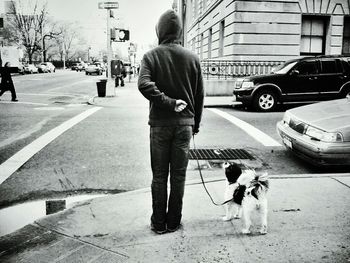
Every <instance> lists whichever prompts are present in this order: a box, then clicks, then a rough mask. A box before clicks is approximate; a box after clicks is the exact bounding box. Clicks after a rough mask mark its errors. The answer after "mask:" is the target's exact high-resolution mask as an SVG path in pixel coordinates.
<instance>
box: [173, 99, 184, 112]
mask: <svg viewBox="0 0 350 263" xmlns="http://www.w3.org/2000/svg"><path fill="white" fill-rule="evenodd" d="M186 106H187V103H186V101H183V100H176V104H175V111H176V112H181V111H183V110H184V109H185V108H186Z"/></svg>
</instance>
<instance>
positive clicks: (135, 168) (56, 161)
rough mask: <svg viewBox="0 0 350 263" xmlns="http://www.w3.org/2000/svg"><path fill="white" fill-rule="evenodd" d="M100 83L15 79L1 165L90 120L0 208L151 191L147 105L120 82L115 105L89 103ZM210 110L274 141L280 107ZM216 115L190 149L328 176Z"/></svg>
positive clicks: (14, 177)
mask: <svg viewBox="0 0 350 263" xmlns="http://www.w3.org/2000/svg"><path fill="white" fill-rule="evenodd" d="M100 78H101V76H86V75H85V74H84V73H83V72H74V71H69V70H66V71H57V72H56V73H47V74H34V75H24V76H16V77H14V83H15V86H16V90H17V93H18V99H19V102H17V103H9V100H10V94H9V93H5V95H4V96H3V97H1V101H0V166H1V165H3V164H4V163H5V162H7V160H8V159H9V158H11V157H12V156H14V155H15V154H16V153H18V152H19V151H21V150H23V149H24V148H25V147H27V146H28V145H30V144H31V143H32V142H34V141H35V140H37V139H40V138H42V137H43V136H44V135H47V133H48V132H49V131H52V130H53V129H56V128H58V127H61V125H67V122H69V121H71V120H72V119H73V118H76V117H77V116H82V114H90V115H88V116H87V117H86V118H84V119H83V120H81V121H78V122H77V123H75V124H74V125H72V126H71V127H69V128H67V130H65V131H64V132H63V133H62V134H59V135H57V137H55V139H54V140H52V141H50V142H49V143H47V144H46V145H45V146H44V147H43V148H42V149H41V150H40V151H38V152H35V153H34V154H33V156H31V157H30V158H28V160H27V161H26V162H24V163H23V165H21V166H20V167H19V169H17V170H16V171H15V172H14V173H13V174H11V176H9V177H8V178H7V179H6V180H5V181H4V182H2V183H1V184H0V207H5V206H8V205H11V204H13V203H16V202H23V201H25V200H29V199H30V200H34V199H39V198H47V197H52V196H58V197H62V196H66V195H69V194H80V193H86V192H93V193H110V192H112V193H117V192H123V191H128V190H135V189H139V188H143V187H148V186H149V185H150V174H151V172H150V166H149V157H148V154H149V149H148V126H147V114H148V103H147V101H146V100H145V99H144V98H143V97H142V96H141V95H140V94H139V93H138V91H137V88H136V84H135V82H133V83H128V82H126V87H124V88H122V89H121V88H119V90H117V98H116V101H117V103H115V104H109V105H102V106H101V107H96V106H91V105H88V104H87V101H88V98H90V97H92V96H95V95H96V93H97V91H96V81H97V80H98V79H100ZM130 90H131V91H130ZM127 92H129V93H130V92H131V93H130V94H129V93H127ZM118 94H120V101H118V96H119V95H118ZM122 95H123V96H124V97H123V96H122ZM130 96H132V99H133V100H132V103H130ZM91 110H93V112H91ZM215 110H219V111H220V112H223V113H226V114H229V115H230V116H234V117H235V118H237V119H239V120H242V121H244V122H246V123H248V124H250V125H252V126H253V127H255V128H256V129H258V130H259V131H262V132H263V133H265V134H266V135H268V136H269V137H270V138H271V139H272V140H275V141H276V142H280V139H279V137H278V135H277V132H276V122H277V121H279V120H280V119H281V118H282V116H283V113H284V111H285V108H280V109H279V110H278V111H276V112H273V113H256V112H250V111H247V110H245V109H242V108H240V107H235V108H219V109H215ZM215 110H214V111H213V109H211V108H207V109H205V111H204V115H203V122H202V123H203V124H202V127H201V131H200V133H199V134H198V135H197V136H196V137H195V143H196V146H197V148H202V147H203V148H239V149H246V150H248V151H249V152H250V153H251V154H252V155H253V156H254V157H255V159H256V160H255V161H254V162H252V163H250V164H249V165H252V166H254V167H255V168H259V169H264V170H267V171H268V172H269V173H270V174H273V175H278V174H308V173H322V172H329V171H327V170H324V169H320V168H314V167H312V166H311V165H309V164H307V163H304V162H303V161H301V160H299V159H297V158H295V157H294V156H293V155H291V154H290V153H289V152H287V151H286V150H285V148H284V147H283V146H281V145H279V146H278V145H277V146H266V145H264V143H262V142H261V139H262V138H259V136H255V137H254V136H252V135H248V133H247V130H243V129H242V128H241V127H238V126H237V125H233V124H232V123H231V122H230V121H228V120H227V119H225V118H223V117H222V116H220V115H218V112H215ZM191 165H193V164H190V167H189V169H190V170H191V167H192V168H193V166H191ZM211 165H212V168H213V167H214V169H207V170H205V171H204V172H205V173H207V174H210V175H213V174H217V173H218V172H217V171H218V170H217V169H215V163H212V164H211ZM333 171H334V170H333ZM336 172H337V171H336ZM339 172H343V171H341V170H339ZM196 176H198V173H197V172H196V170H195V169H192V170H191V171H190V173H189V177H190V178H189V179H191V177H192V178H194V177H196Z"/></svg>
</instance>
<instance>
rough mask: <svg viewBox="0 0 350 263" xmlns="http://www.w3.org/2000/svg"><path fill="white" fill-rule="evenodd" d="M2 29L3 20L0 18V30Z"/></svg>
mask: <svg viewBox="0 0 350 263" xmlns="http://www.w3.org/2000/svg"><path fill="white" fill-rule="evenodd" d="M1 28H4V18H3V17H0V29H1Z"/></svg>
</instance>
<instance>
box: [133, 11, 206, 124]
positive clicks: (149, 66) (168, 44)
mask: <svg viewBox="0 0 350 263" xmlns="http://www.w3.org/2000/svg"><path fill="white" fill-rule="evenodd" d="M156 32H157V36H158V39H159V46H158V47H156V48H154V49H152V50H151V51H149V52H147V53H146V54H145V55H144V56H143V59H142V63H141V70H140V76H139V80H138V87H139V90H140V92H141V93H142V94H143V96H145V97H146V98H147V99H148V100H149V101H150V113H149V122H148V123H149V125H151V126H176V125H192V126H194V131H198V129H199V124H200V121H201V117H202V110H203V99H204V90H203V80H202V73H201V66H200V62H199V59H198V57H197V55H195V54H194V53H192V52H191V51H189V50H187V49H185V48H183V47H182V46H181V45H180V38H181V35H182V29H181V23H180V20H179V18H178V16H177V15H176V13H175V12H174V11H173V10H169V11H167V12H165V13H164V14H163V15H162V16H161V17H160V19H159V21H158V24H157V27H156ZM177 99H182V100H184V101H186V103H187V107H186V108H185V109H184V110H183V111H182V112H179V113H177V112H175V103H176V100H177Z"/></svg>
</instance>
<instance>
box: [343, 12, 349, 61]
mask: <svg viewBox="0 0 350 263" xmlns="http://www.w3.org/2000/svg"><path fill="white" fill-rule="evenodd" d="M342 54H343V55H350V17H345V18H344V29H343V50H342Z"/></svg>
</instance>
